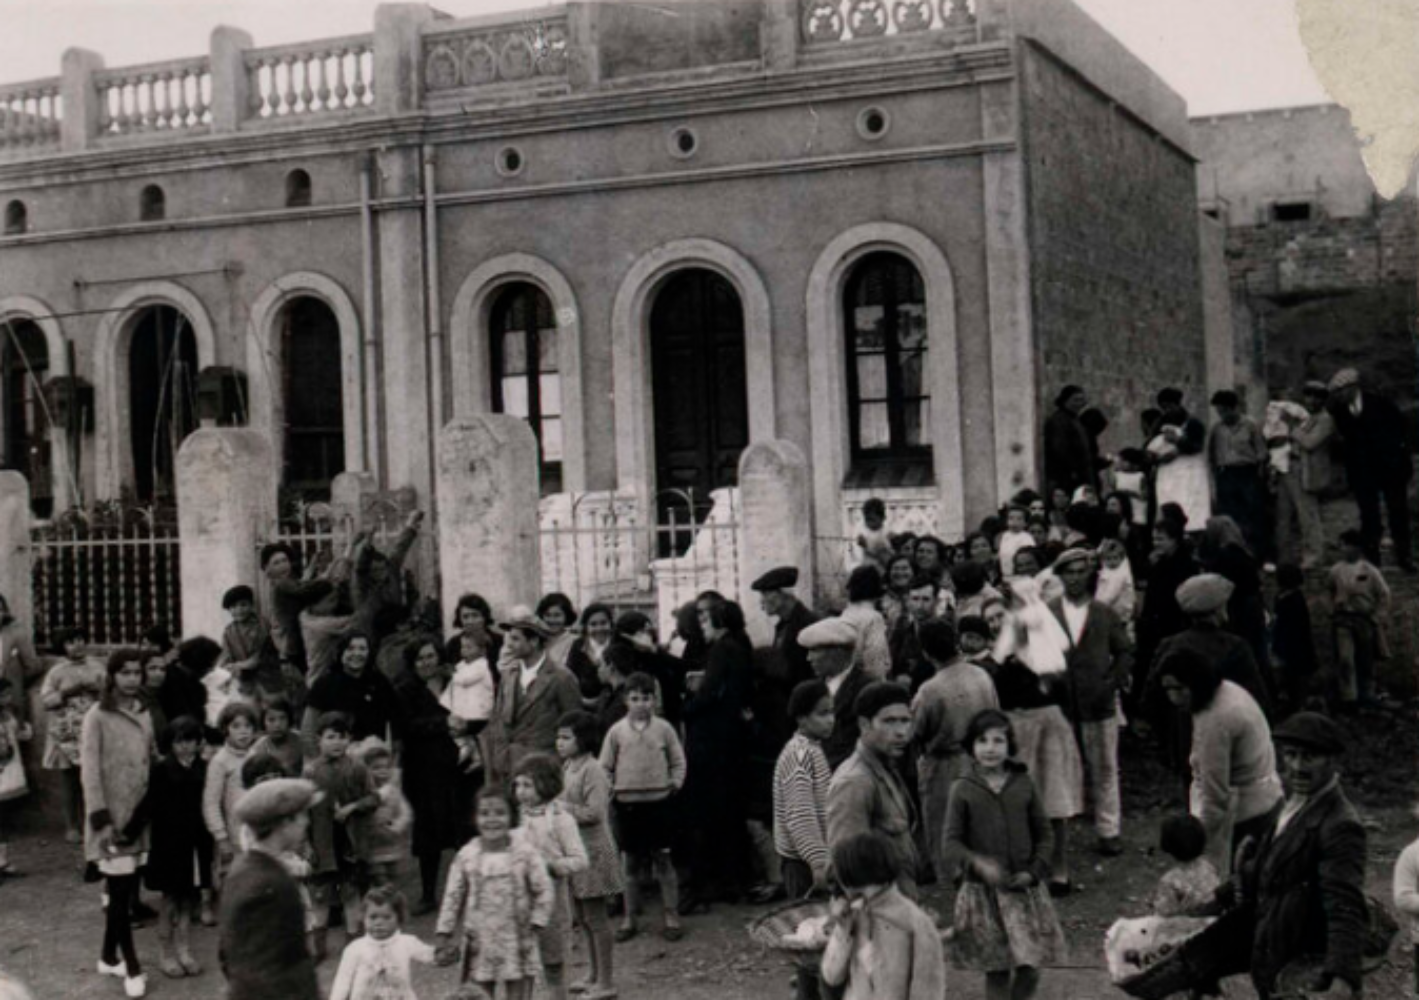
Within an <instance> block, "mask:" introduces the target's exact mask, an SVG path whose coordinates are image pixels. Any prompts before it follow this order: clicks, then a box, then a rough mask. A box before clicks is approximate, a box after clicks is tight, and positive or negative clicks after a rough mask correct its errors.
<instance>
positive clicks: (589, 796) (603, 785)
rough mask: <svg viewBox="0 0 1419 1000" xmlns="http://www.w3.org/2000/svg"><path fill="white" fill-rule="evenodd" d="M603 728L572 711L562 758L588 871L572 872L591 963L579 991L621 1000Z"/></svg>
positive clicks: (616, 862)
mask: <svg viewBox="0 0 1419 1000" xmlns="http://www.w3.org/2000/svg"><path fill="white" fill-rule="evenodd" d="M600 734H601V730H600V727H599V726H598V725H597V723H596V719H595V717H593V716H592V715H591V714H589V713H587V712H568V713H567V714H566V715H564V716H562V717H561V719H559V720H558V722H557V756H559V757H561V758H562V804H563V805H564V806H565V807H566V810H567V812H569V813H571V815H572V818H573V819H575V820H576V824H577V829H578V832H580V834H581V843H582V846H583V847H584V848H585V849H586V857H587V868H586V871H584V872H574V873H572V877H571V883H572V905H573V908H574V909H575V911H576V920H577V923H578V924H580V925H581V929H582V930H583V931H584V932H585V934H586V944H587V948H586V953H587V956H588V958H589V960H590V963H591V968H590V971H589V973H588V975H587V978H586V979H585V980H584V981H582V982H581V983H578V984H577V986H576V987H574V988H579V990H580V991H581V992H583V993H585V997H586V1000H606V998H609V997H614V996H615V995H616V990H615V988H614V987H613V986H612V985H611V984H612V983H613V982H614V980H615V976H614V974H613V973H614V964H613V961H612V952H613V943H612V937H611V917H610V914H609V913H608V912H607V903H608V901H609V900H610V899H611V897H613V896H618V895H620V894H621V892H622V891H623V886H622V883H621V861H620V854H619V853H617V849H616V841H615V839H614V838H613V837H612V834H611V782H610V779H608V778H607V777H606V772H605V771H603V770H602V769H601V764H600V763H599V762H598V761H597V759H596V756H595V750H596V748H597V746H598V744H599V743H600V739H599V737H600Z"/></svg>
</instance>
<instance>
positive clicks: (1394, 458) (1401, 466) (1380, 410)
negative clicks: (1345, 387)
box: [1330, 392, 1414, 485]
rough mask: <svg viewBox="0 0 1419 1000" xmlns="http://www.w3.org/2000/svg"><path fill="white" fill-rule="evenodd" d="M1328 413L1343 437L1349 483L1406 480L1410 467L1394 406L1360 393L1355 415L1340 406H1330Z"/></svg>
mask: <svg viewBox="0 0 1419 1000" xmlns="http://www.w3.org/2000/svg"><path fill="white" fill-rule="evenodd" d="M1330 416H1331V419H1332V420H1334V421H1335V429H1336V430H1337V431H1339V432H1340V435H1341V437H1342V438H1344V440H1345V472H1346V475H1348V476H1349V477H1350V482H1351V484H1352V485H1360V484H1366V483H1373V484H1376V485H1380V484H1384V483H1394V482H1401V483H1403V482H1408V481H1409V476H1410V474H1411V473H1412V472H1413V471H1414V466H1413V463H1412V461H1411V457H1410V454H1409V445H1408V443H1407V442H1406V440H1405V431H1404V418H1403V417H1402V416H1401V415H1400V412H1399V408H1398V407H1396V406H1395V405H1394V404H1393V403H1391V402H1390V401H1389V400H1388V399H1385V398H1384V397H1383V396H1375V395H1372V394H1370V393H1368V392H1361V393H1360V415H1359V416H1358V417H1357V416H1356V415H1355V414H1353V413H1351V412H1350V407H1348V406H1341V405H1335V406H1332V407H1330Z"/></svg>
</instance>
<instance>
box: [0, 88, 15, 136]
mask: <svg viewBox="0 0 1419 1000" xmlns="http://www.w3.org/2000/svg"><path fill="white" fill-rule="evenodd" d="M13 100H14V98H13V97H9V96H6V97H3V98H0V136H3V137H5V139H7V140H8V139H9V138H10V137H11V136H12V134H13V133H12V132H11V130H10V103H11V101H13Z"/></svg>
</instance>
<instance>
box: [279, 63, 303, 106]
mask: <svg viewBox="0 0 1419 1000" xmlns="http://www.w3.org/2000/svg"><path fill="white" fill-rule="evenodd" d="M281 63H282V65H284V66H285V67H286V93H285V102H286V112H285V113H286V114H288V115H291V114H295V112H296V101H298V100H300V92H299V90H297V88H296V57H295V56H286V57H285V58H283V59H282V60H281Z"/></svg>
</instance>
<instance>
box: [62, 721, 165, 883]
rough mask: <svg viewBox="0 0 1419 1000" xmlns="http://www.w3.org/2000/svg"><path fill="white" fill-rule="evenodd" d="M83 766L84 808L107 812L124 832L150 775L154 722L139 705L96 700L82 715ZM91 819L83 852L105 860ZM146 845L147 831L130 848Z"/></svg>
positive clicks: (90, 858) (89, 857)
mask: <svg viewBox="0 0 1419 1000" xmlns="http://www.w3.org/2000/svg"><path fill="white" fill-rule="evenodd" d="M79 745H80V750H79V767H80V771H81V774H82V776H83V779H82V780H83V784H84V808H85V809H86V810H87V812H88V815H89V816H90V817H91V816H93V815H94V814H95V813H98V812H107V813H108V816H109V820H110V821H111V822H112V824H113V829H114V830H115V831H118V832H120V833H121V832H123V831H124V830H125V829H126V828H127V826H128V824H129V822H130V821H131V820H132V819H133V813H134V812H135V811H136V810H137V808H138V805H139V803H141V802H142V801H143V796H144V795H146V794H147V793H148V781H149V775H150V770H151V768H152V764H153V759H154V757H156V753H155V752H154V743H153V722H152V719H150V718H149V717H148V713H147V711H146V710H145V709H142V708H141V707H140V708H138V709H137V710H136V711H130V710H128V709H118V710H116V711H109V710H107V709H105V708H104V707H103V706H102V705H95V706H94V707H93V708H91V709H89V712H88V714H87V715H85V716H84V729H83V735H82V736H81V737H80V744H79ZM98 833H99V831H97V830H95V829H94V827H93V824H92V823H90V822H87V821H86V822H85V823H84V858H85V859H86V860H88V861H95V862H97V861H100V860H102V857H103V855H102V852H101V850H100V846H101V845H100V843H99V837H98ZM147 849H148V831H147V829H146V828H145V829H143V830H142V831H141V833H139V834H138V836H137V837H136V838H134V842H133V844H132V851H133V852H134V853H141V852H143V851H146V850H147Z"/></svg>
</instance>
